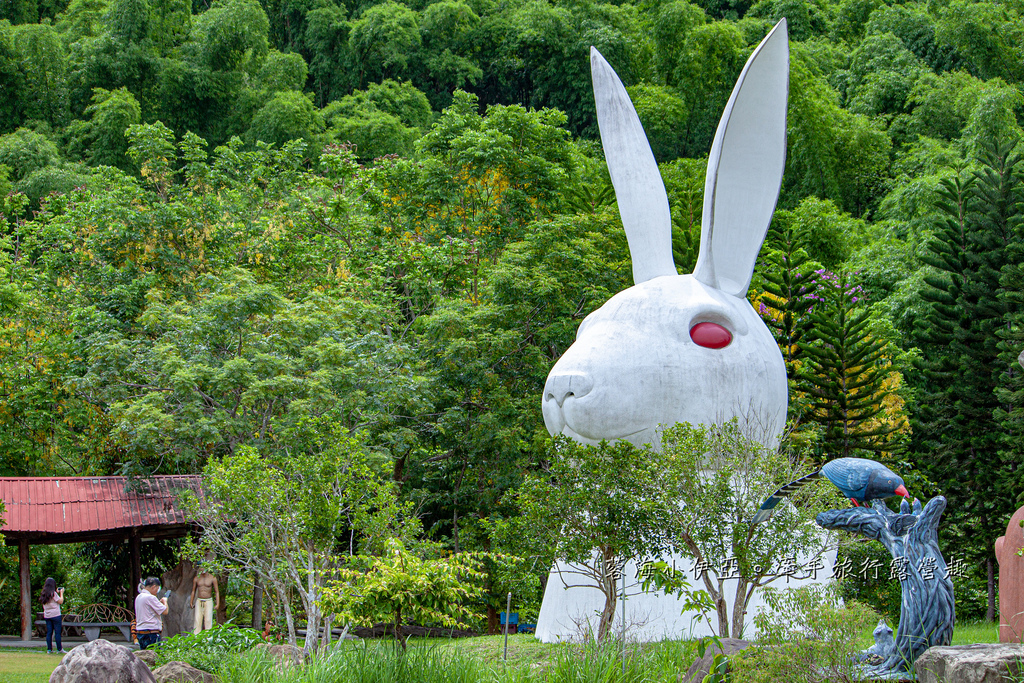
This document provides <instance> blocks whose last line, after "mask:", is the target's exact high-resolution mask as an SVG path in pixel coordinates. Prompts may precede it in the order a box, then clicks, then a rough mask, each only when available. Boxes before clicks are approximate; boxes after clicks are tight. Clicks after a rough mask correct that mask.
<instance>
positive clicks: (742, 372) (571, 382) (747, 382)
mask: <svg viewBox="0 0 1024 683" xmlns="http://www.w3.org/2000/svg"><path fill="white" fill-rule="evenodd" d="M590 66H591V72H592V75H593V81H594V98H595V99H596V101H597V121H598V125H599V127H600V130H601V142H602V143H603V145H604V153H605V158H606V159H607V162H608V170H609V172H610V173H611V180H612V184H613V186H614V187H615V196H616V198H617V200H618V204H619V213H620V215H621V216H622V224H623V226H624V227H625V229H626V238H627V240H628V242H629V251H630V255H631V256H632V259H633V281H634V286H633V287H630V288H629V289H626V290H624V291H622V292H619V293H618V294H616V295H615V296H613V297H612V298H611V299H609V300H608V302H607V303H605V305H604V306H602V307H601V308H599V309H598V310H596V311H594V312H593V313H591V314H590V315H588V316H587V318H586V319H585V320H584V321H583V323H582V324H581V325H580V327H579V331H578V332H577V334H576V342H575V343H574V344H573V345H572V346H570V347H569V349H568V350H567V351H566V352H565V353H564V354H563V355H562V357H561V358H559V359H558V362H557V363H555V366H554V368H552V370H551V373H550V374H549V375H548V379H547V382H546V384H545V386H544V398H543V410H544V422H545V424H546V425H547V428H548V431H549V432H551V433H552V434H558V433H562V434H565V435H567V436H569V437H571V438H573V439H575V440H577V441H580V442H582V443H597V442H599V441H600V440H601V439H608V440H614V439H624V440H627V441H631V442H633V443H635V444H637V445H640V444H642V443H653V444H655V445H657V430H658V428H659V426H661V425H668V426H672V425H674V424H675V423H677V422H690V423H691V424H708V423H713V422H715V421H722V420H723V419H729V418H731V417H734V416H736V417H739V418H740V419H744V418H746V417H748V416H754V417H755V419H757V420H759V421H761V422H762V423H763V426H764V428H765V429H764V431H766V432H768V433H770V434H771V435H772V437H775V436H777V435H778V434H779V433H780V432H781V431H782V428H783V426H784V423H785V417H786V406H787V385H786V366H785V364H784V362H783V360H782V354H781V353H780V352H779V347H778V345H777V344H776V343H775V341H774V339H773V338H772V335H771V333H770V332H769V331H768V328H767V327H766V326H765V324H764V322H763V321H762V320H761V318H760V317H759V316H758V315H757V313H756V312H755V311H754V308H753V307H752V306H751V305H750V303H749V302H748V301H747V299H746V293H747V287H748V286H749V285H750V277H751V275H752V273H753V270H754V261H755V259H756V258H757V254H758V252H759V251H760V250H761V245H762V243H763V242H764V237H765V233H766V232H767V230H768V224H769V222H770V221H771V217H772V213H773V212H774V210H775V202H776V199H777V198H778V194H779V187H780V185H781V182H782V170H783V167H784V166H785V159H786V102H787V99H788V90H789V44H788V40H787V34H786V20H785V19H783V20H782V21H780V22H779V23H778V24H777V25H776V26H775V28H774V29H772V31H771V33H769V34H768V36H767V37H766V38H765V39H764V40H763V41H762V42H761V44H760V45H758V47H757V49H756V50H754V53H753V54H752V55H751V56H750V59H749V60H748V61H747V64H746V66H744V67H743V71H742V72H741V73H740V76H739V79H738V80H737V81H736V86H735V88H734V89H733V91H732V96H731V97H730V98H729V102H728V104H726V107H725V112H724V113H723V114H722V119H721V122H720V123H719V124H718V131H717V132H716V133H715V138H714V142H713V143H712V146H711V153H710V156H709V157H708V169H707V179H706V180H705V183H704V211H703V217H702V219H701V238H700V255H699V256H698V259H697V266H696V268H695V269H694V272H693V274H692V275H679V274H678V273H677V272H676V268H675V264H674V263H673V261H672V220H671V216H670V214H669V206H668V196H667V195H666V193H665V185H664V183H663V182H662V180H661V175H660V174H659V173H658V165H657V163H656V162H655V160H654V155H653V154H652V153H651V147H650V145H649V144H648V142H647V137H646V136H645V135H644V130H643V127H642V126H641V125H640V119H639V118H638V117H637V114H636V110H635V109H634V108H633V104H632V102H631V101H630V99H629V95H627V94H626V89H625V88H624V87H623V85H622V81H620V80H619V77H618V76H617V75H616V74H615V71H613V70H612V68H611V67H610V66H609V65H608V62H606V61H605V60H604V58H603V57H602V56H601V55H600V54H599V53H598V51H597V50H596V49H594V48H591V52H590Z"/></svg>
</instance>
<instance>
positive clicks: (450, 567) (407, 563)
mask: <svg viewBox="0 0 1024 683" xmlns="http://www.w3.org/2000/svg"><path fill="white" fill-rule="evenodd" d="M384 545H385V549H384V553H383V555H380V556H370V555H357V556H353V557H349V558H347V563H346V564H347V566H342V567H341V568H339V569H338V571H337V575H338V577H339V579H338V580H336V581H332V582H331V583H330V584H329V585H328V587H327V589H326V591H325V594H324V598H323V604H324V607H325V609H327V610H329V611H331V612H333V613H335V614H336V615H337V616H338V617H339V618H340V619H342V620H343V621H346V622H352V623H357V624H363V625H366V626H372V625H373V624H375V623H377V622H379V621H390V622H391V624H392V626H393V629H394V634H395V640H396V641H398V643H400V644H401V646H402V649H405V638H404V637H403V633H402V624H403V623H404V622H405V621H406V620H408V619H411V620H414V621H416V622H417V623H420V624H441V625H443V626H445V627H448V628H469V626H468V625H467V624H466V621H467V620H470V619H473V618H474V617H475V613H474V612H473V611H472V610H471V609H470V608H469V607H467V606H466V602H467V601H475V602H479V601H480V600H481V599H482V598H483V595H484V590H483V587H482V585H481V583H482V581H483V578H484V573H483V572H482V571H481V569H480V567H481V563H482V562H483V558H484V556H483V555H481V554H477V553H456V554H454V555H449V556H447V557H441V558H437V559H423V558H420V557H417V556H416V555H415V554H413V553H411V552H409V551H408V550H406V548H405V545H404V544H403V543H402V542H401V541H400V540H398V539H396V538H390V539H387V540H386V541H385V543H384Z"/></svg>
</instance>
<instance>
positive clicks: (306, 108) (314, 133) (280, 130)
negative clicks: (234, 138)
mask: <svg viewBox="0 0 1024 683" xmlns="http://www.w3.org/2000/svg"><path fill="white" fill-rule="evenodd" d="M323 130H324V122H323V117H322V116H321V115H320V112H319V111H317V109H316V108H315V107H314V106H313V101H312V98H310V97H307V96H306V95H304V94H303V93H301V92H297V91H294V90H285V91H281V92H279V93H277V94H276V95H274V97H273V98H272V99H271V100H270V101H269V102H267V103H266V104H265V105H264V106H263V108H262V109H260V110H259V111H258V112H256V116H254V117H253V119H252V125H251V126H250V127H249V134H248V136H249V138H250V139H251V140H253V141H256V140H259V141H262V142H266V143H269V144H273V145H283V144H284V143H285V142H288V141H289V140H305V141H307V142H314V143H315V142H316V141H317V139H318V138H319V136H320V135H321V134H322V133H323Z"/></svg>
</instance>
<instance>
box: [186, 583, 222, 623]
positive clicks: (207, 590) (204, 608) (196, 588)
mask: <svg viewBox="0 0 1024 683" xmlns="http://www.w3.org/2000/svg"><path fill="white" fill-rule="evenodd" d="M197 599H198V602H199V604H198V605H197V604H196V601H197ZM214 601H216V602H220V587H219V586H218V585H217V577H216V576H214V575H213V574H210V573H209V572H206V571H203V572H200V573H199V574H196V578H194V579H192V597H191V598H189V603H188V604H189V607H192V608H193V609H194V610H195V621H194V622H193V624H192V632H193V633H199V632H200V631H203V630H206V629H209V628H213V606H214V604H216V603H215V602H214Z"/></svg>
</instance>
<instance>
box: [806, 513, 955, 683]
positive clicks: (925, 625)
mask: <svg viewBox="0 0 1024 683" xmlns="http://www.w3.org/2000/svg"><path fill="white" fill-rule="evenodd" d="M945 509H946V499H945V498H943V497H942V496H936V497H935V498H932V499H931V500H930V501H928V504H927V505H925V506H924V508H923V509H922V507H921V502H920V501H919V500H914V505H913V508H911V506H910V504H909V503H908V502H907V501H906V500H904V501H903V502H902V503H901V504H900V512H899V514H897V513H895V512H893V511H892V510H890V509H889V507H888V506H887V505H886V504H885V503H884V502H883V501H881V500H875V501H874V502H873V504H872V506H871V507H857V508H851V509H847V510H829V511H828V512H822V513H821V514H819V515H818V518H817V522H818V525H819V526H822V527H824V528H826V529H844V530H846V531H849V532H850V533H854V534H859V535H861V536H865V537H867V538H873V539H875V540H876V541H879V542H881V544H882V545H884V546H885V548H886V550H888V551H889V553H890V554H891V555H892V557H893V574H894V575H895V576H896V577H898V578H899V580H900V585H901V588H902V591H903V599H902V603H901V605H900V625H899V628H898V629H897V631H896V638H895V640H894V642H893V646H892V648H891V650H890V651H889V652H886V653H883V656H884V657H885V660H884V661H883V662H882V663H881V664H878V665H875V666H873V667H870V668H868V669H866V670H865V673H866V674H868V675H871V676H876V677H885V676H887V675H890V674H896V673H901V672H907V671H912V670H913V667H914V661H916V660H917V658H918V656H919V655H920V654H921V653H922V652H924V651H925V650H927V649H928V648H929V647H932V646H935V645H949V643H950V641H951V640H952V638H953V625H954V623H955V622H956V607H955V604H954V601H953V582H952V581H951V580H950V579H949V571H948V569H947V567H946V561H945V560H944V559H943V557H942V553H941V552H940V551H939V544H938V541H939V534H938V528H939V520H940V519H941V518H942V512H943V511H944V510H945Z"/></svg>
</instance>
